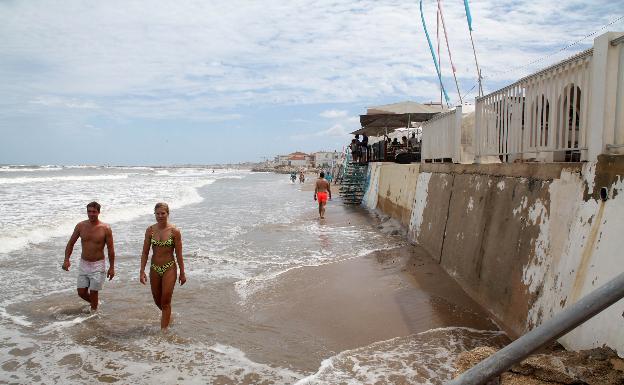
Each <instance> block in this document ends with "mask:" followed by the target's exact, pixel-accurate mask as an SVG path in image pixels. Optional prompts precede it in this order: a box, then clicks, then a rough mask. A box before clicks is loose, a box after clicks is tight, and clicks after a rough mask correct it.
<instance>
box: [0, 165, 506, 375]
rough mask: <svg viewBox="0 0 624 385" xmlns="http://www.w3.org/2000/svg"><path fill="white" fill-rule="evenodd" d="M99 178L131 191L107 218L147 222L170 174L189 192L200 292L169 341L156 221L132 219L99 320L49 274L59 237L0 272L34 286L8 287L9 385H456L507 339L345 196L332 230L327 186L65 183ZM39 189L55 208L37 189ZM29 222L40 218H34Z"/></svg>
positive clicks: (122, 226)
mask: <svg viewBox="0 0 624 385" xmlns="http://www.w3.org/2000/svg"><path fill="white" fill-rule="evenodd" d="M87 172H88V173H89V174H88V175H86V176H87V177H88V178H92V177H93V176H96V177H98V178H101V179H102V180H103V182H102V185H103V186H104V184H105V182H106V181H107V180H109V179H113V180H116V181H117V180H122V181H124V182H125V183H126V185H125V186H120V187H119V188H118V189H113V190H111V191H110V194H111V195H110V198H107V199H108V200H104V202H105V203H106V202H113V203H107V204H106V205H105V206H104V207H105V208H106V209H109V207H122V208H123V206H121V205H122V204H127V205H128V206H127V207H129V208H131V207H133V206H134V205H135V204H138V203H139V202H138V201H136V199H138V198H136V197H137V196H141V195H139V194H138V193H137V192H140V193H141V194H147V193H151V194H154V196H155V197H156V196H158V194H162V188H161V183H157V181H158V182H160V179H159V178H162V177H163V174H164V175H166V176H165V177H166V178H170V180H171V181H172V183H171V186H175V185H177V186H179V185H180V184H186V186H187V187H186V189H185V190H181V191H180V190H179V189H172V190H171V192H170V193H171V194H172V197H171V199H170V201H172V202H175V201H176V199H174V198H176V197H177V200H178V201H179V200H181V199H188V202H187V203H185V205H180V207H177V208H174V209H172V216H173V220H174V223H175V224H176V225H177V226H179V227H180V228H181V229H182V232H183V234H184V237H185V238H184V239H185V265H186V270H187V279H188V281H187V283H186V284H185V285H184V286H182V287H180V286H177V287H176V289H175V292H174V296H173V318H174V321H173V325H172V327H171V329H170V330H169V332H167V333H162V332H161V331H160V330H159V311H158V309H157V308H156V306H155V305H154V304H153V301H152V299H151V294H150V291H149V286H143V285H141V284H140V283H139V282H138V281H137V278H136V277H137V275H138V267H139V259H138V256H137V252H138V251H140V250H141V240H142V239H141V235H142V233H143V231H144V229H145V226H147V225H148V224H150V223H151V221H153V219H152V215H151V214H150V210H151V208H149V207H148V208H146V209H145V215H144V214H142V213H140V212H139V214H133V213H134V211H132V210H130V209H119V211H118V214H115V215H117V216H118V217H120V218H123V219H124V220H119V221H117V222H114V223H113V228H114V232H115V236H116V245H115V246H116V250H117V261H116V266H115V267H116V273H117V274H116V277H115V279H114V280H113V281H110V282H107V283H106V285H105V287H104V289H103V291H102V293H101V296H100V298H101V300H102V303H101V306H100V309H99V311H98V313H97V314H95V315H92V314H89V312H88V305H86V304H84V303H83V302H81V300H80V299H79V298H77V296H76V294H75V279H76V278H75V271H73V270H72V271H70V272H69V273H67V272H64V271H61V269H60V262H59V263H58V267H57V268H56V269H49V268H43V267H44V266H48V267H49V260H50V258H51V257H50V256H59V261H60V260H61V257H62V254H61V253H62V251H63V249H64V245H65V243H66V242H67V236H68V234H69V233H71V225H73V222H74V220H73V219H72V220H71V221H66V222H67V223H68V225H67V226H68V228H67V229H65V230H63V231H62V232H61V231H59V235H57V236H53V237H50V238H48V239H46V241H45V242H42V243H40V244H34V245H29V246H27V247H23V248H20V249H16V251H14V252H12V253H8V254H6V255H5V256H4V258H3V259H0V265H1V268H2V269H3V270H4V271H10V272H12V274H13V275H15V276H18V277H21V278H20V279H19V280H14V281H7V282H4V283H1V282H0V289H2V290H3V292H5V293H6V296H5V299H4V300H3V301H2V303H1V307H0V309H1V310H2V313H1V314H2V315H3V317H2V318H0V322H1V323H2V326H3V327H2V328H0V353H1V355H0V356H1V357H3V358H2V359H1V360H0V361H1V362H0V365H1V367H2V369H3V372H1V373H0V380H2V381H6V382H13V383H33V382H41V383H46V384H47V383H60V382H63V381H73V382H89V381H96V382H97V381H99V382H120V383H137V384H150V383H153V382H154V381H156V379H158V381H163V382H165V383H181V384H187V383H188V384H195V383H198V382H199V383H214V384H257V383H267V384H269V383H271V384H293V383H297V382H299V381H303V382H302V383H305V384H326V383H332V384H334V383H342V382H343V379H347V380H346V383H348V382H349V381H351V380H350V379H352V380H353V381H356V383H365V384H367V383H379V384H390V383H392V384H397V383H434V384H441V383H443V381H444V380H445V379H447V378H449V376H450V373H451V371H452V363H453V361H454V359H455V358H456V356H457V354H458V353H460V352H462V351H465V350H467V349H470V348H471V347H473V346H476V345H478V344H483V341H485V340H487V341H489V342H491V343H495V342H496V341H499V340H500V338H501V334H500V333H499V332H495V331H494V332H492V331H488V330H495V329H496V327H495V325H493V324H492V323H491V322H490V321H488V317H487V314H485V313H483V312H482V311H481V309H480V308H479V307H478V306H477V305H476V304H475V303H474V302H472V301H471V300H470V299H469V298H468V297H467V296H466V295H465V294H464V293H463V292H462V291H461V290H460V289H459V287H458V286H457V285H456V284H455V282H454V281H453V280H452V279H451V278H450V277H449V276H448V275H447V274H446V273H444V272H443V271H442V270H441V269H440V268H439V266H438V265H437V264H435V263H433V261H431V260H430V259H429V257H428V256H427V255H426V254H425V253H424V252H423V251H422V250H421V249H419V248H417V247H414V246H412V245H409V244H408V243H407V242H406V241H405V237H404V236H403V235H401V231H400V229H398V228H397V227H396V224H393V223H392V221H389V220H385V218H380V217H379V216H378V215H377V214H375V213H372V212H369V211H367V210H365V209H363V208H362V207H354V206H347V205H344V204H342V202H341V200H340V197H339V194H338V189H337V186H335V185H332V188H333V189H334V188H335V189H334V190H333V191H334V199H333V200H332V201H329V202H328V205H327V214H326V219H323V220H320V219H318V211H317V204H316V202H315V201H314V200H313V196H312V191H313V186H314V184H313V183H314V180H315V179H316V178H315V177H314V176H312V175H308V178H307V180H306V183H305V184H303V185H302V184H299V183H296V184H292V183H290V182H289V181H288V179H287V176H286V175H275V174H267V173H258V174H254V173H250V174H247V173H240V172H233V173H223V174H222V175H219V174H217V175H214V176H213V174H212V173H211V172H205V171H204V170H171V171H168V172H169V174H168V175H167V174H165V173H163V172H162V170H154V171H153V174H151V173H147V174H146V173H145V170H143V169H139V170H134V169H129V170H126V169H123V170H119V171H116V174H111V171H110V170H108V169H103V170H88V171H79V172H76V171H71V170H70V171H66V173H73V174H71V175H72V177H73V178H76V179H79V178H81V177H82V174H85V173H87ZM80 173H81V174H80ZM202 173H205V174H202ZM74 174H77V175H75V176H74ZM118 175H128V177H127V178H126V177H124V178H123V179H120V178H119V176H118ZM197 175H200V178H202V179H200V181H201V183H198V176H197ZM63 177H64V178H65V176H63ZM104 178H108V179H104ZM60 180H61V181H63V179H60ZM33 183H34V182H33ZM23 184H26V182H24V183H23ZM49 184H50V186H51V188H50V189H49V190H46V191H50V194H56V195H53V196H52V197H51V198H49V199H50V200H52V199H55V201H58V202H64V201H66V197H67V196H70V195H71V193H72V190H71V189H70V188H69V187H68V190H67V192H65V191H59V188H58V187H57V186H64V185H62V184H57V181H56V179H51V180H50V182H49ZM79 186H81V185H78V182H76V184H75V186H74V188H80V187H79ZM53 187H56V188H53ZM70 187H71V186H70ZM148 187H149V188H150V189H152V190H148V189H147V188H148ZM32 189H33V194H41V189H40V188H39V187H38V185H33V187H32ZM269 190H270V191H271V194H264V193H258V191H269ZM124 194H125V195H124ZM174 194H180V195H179V196H176V195H174ZM204 197H205V199H204ZM115 199H120V200H119V203H117V204H116V205H115V204H114V202H115ZM141 200H142V199H141ZM153 200H154V201H156V198H154V199H153ZM126 202H127V203H126ZM79 209H80V210H82V209H81V208H79ZM15 210H16V212H17V211H19V212H23V213H27V215H29V216H30V217H29V218H38V217H37V216H38V215H40V210H34V209H31V208H30V206H27V205H25V206H23V207H21V206H20V207H16V209H15ZM29 210H30V211H29ZM55 210H57V213H58V215H62V214H63V213H66V212H73V211H74V210H67V209H65V208H63V207H59V208H55ZM80 212H82V211H80ZM105 213H106V214H105V215H109V213H108V212H107V211H105ZM122 214H123V215H126V216H121V215H122ZM129 214H132V215H135V216H129ZM108 218H110V216H108ZM108 218H107V217H106V216H104V219H105V220H106V219H108ZM43 219H45V218H42V220H43ZM63 223H65V222H63ZM52 225H53V224H51V226H52ZM24 226H27V223H25V224H24ZM27 234H28V233H26V235H27ZM393 234H396V235H393ZM26 235H24V237H26ZM16 241H21V239H17V240H16ZM77 253H78V252H77ZM78 255H79V254H78ZM43 282H45V283H46V284H45V285H44V284H42V283H43ZM484 330H485V331H484ZM495 340H496V341H495ZM329 363H332V364H331V365H330V364H329ZM355 363H357V364H355ZM390 377H392V379H390ZM402 381H403V382H402Z"/></svg>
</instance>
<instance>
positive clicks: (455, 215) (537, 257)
mask: <svg viewBox="0 0 624 385" xmlns="http://www.w3.org/2000/svg"><path fill="white" fill-rule="evenodd" d="M401 166H403V167H401ZM405 166H406V165H395V166H393V167H386V166H385V165H382V166H380V167H378V173H379V177H378V178H379V182H378V186H377V189H378V204H377V208H378V209H380V210H382V211H384V212H386V213H388V214H390V215H392V216H394V217H396V218H397V219H399V215H400V218H401V219H404V218H405V216H406V212H405V210H403V208H404V207H405V205H409V202H406V201H405V200H408V201H411V203H412V204H411V210H407V211H408V212H409V221H407V224H408V238H409V239H410V241H412V242H416V243H419V244H420V245H422V246H423V247H424V248H425V249H426V250H428V251H429V253H430V254H431V256H432V258H434V259H435V260H437V261H438V262H439V263H440V264H441V265H442V266H443V267H444V269H445V270H446V271H447V272H449V273H450V274H451V275H452V276H453V277H454V278H455V279H456V280H457V281H458V282H459V283H460V284H461V285H462V287H463V288H464V289H465V290H466V292H468V294H469V295H470V296H471V297H473V298H474V299H475V300H476V301H478V302H479V303H481V304H482V305H483V306H484V307H485V308H486V309H488V310H489V311H490V312H491V313H492V315H493V316H494V317H495V318H497V320H498V321H499V322H500V324H501V326H503V327H504V328H505V329H506V330H507V332H509V333H510V334H511V335H512V336H513V335H515V336H517V335H520V334H523V333H524V332H526V331H528V330H530V329H532V328H533V327H535V326H536V325H539V324H541V323H542V322H544V321H545V320H547V319H548V318H550V317H552V315H554V314H557V313H558V312H560V311H561V309H563V308H565V307H566V306H569V305H570V304H572V303H574V302H575V301H577V300H578V299H579V298H581V297H582V296H584V295H586V294H588V293H589V292H591V291H592V290H593V289H595V288H597V287H598V286H600V285H601V284H604V283H605V282H607V281H608V280H609V279H611V278H613V277H615V276H616V275H617V274H618V273H620V272H622V271H624V267H623V266H624V264H623V263H622V261H623V260H624V256H623V255H622V253H621V251H620V250H621V249H622V248H623V247H624V237H623V236H622V235H621V234H622V233H623V232H622V230H623V229H624V191H622V190H624V180H623V179H624V177H623V176H624V157H622V156H609V157H607V156H601V157H600V160H599V161H598V162H597V163H596V162H595V163H583V164H536V163H519V164H487V165H452V164H423V165H421V167H420V170H418V169H414V168H412V169H410V168H409V167H405ZM412 180H414V182H412ZM371 185H372V183H371ZM602 186H605V187H607V188H608V190H609V194H610V199H609V200H607V201H606V202H602V201H601V200H600V199H598V197H599V191H600V187H602ZM371 188H374V187H372V186H371ZM405 188H413V189H414V191H413V194H409V193H407V192H406V191H405ZM623 311H624V301H620V302H618V303H617V304H616V305H614V306H612V307H611V308H610V309H608V310H607V311H605V312H603V313H602V314H601V315H599V316H597V317H595V318H594V319H593V320H591V321H589V322H587V323H586V324H584V325H583V326H582V327H580V328H577V329H576V330H575V331H573V332H571V333H569V334H568V335H566V336H565V337H563V338H562V339H561V340H560V342H562V343H563V344H564V346H566V347H567V348H571V349H583V348H590V347H595V346H602V344H607V345H609V346H611V347H613V348H615V349H617V350H618V352H619V353H620V355H622V354H624V333H622V331H621V330H622V325H623V323H624V319H622V312H623Z"/></svg>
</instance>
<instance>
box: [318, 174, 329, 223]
mask: <svg viewBox="0 0 624 385" xmlns="http://www.w3.org/2000/svg"><path fill="white" fill-rule="evenodd" d="M328 195H329V199H330V200H331V186H330V184H329V182H328V181H327V180H326V179H325V172H323V171H321V173H320V174H319V178H318V179H317V180H316V186H315V187H314V200H315V201H318V205H319V216H320V218H321V219H324V218H325V206H326V205H327V198H328Z"/></svg>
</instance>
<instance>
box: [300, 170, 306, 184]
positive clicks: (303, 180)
mask: <svg viewBox="0 0 624 385" xmlns="http://www.w3.org/2000/svg"><path fill="white" fill-rule="evenodd" d="M304 182H305V174H304V173H303V171H300V172H299V183H304Z"/></svg>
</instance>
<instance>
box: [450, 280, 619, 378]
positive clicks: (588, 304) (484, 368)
mask: <svg viewBox="0 0 624 385" xmlns="http://www.w3.org/2000/svg"><path fill="white" fill-rule="evenodd" d="M622 298H624V273H621V274H620V275H618V276H617V277H615V278H614V279H612V280H611V281H609V282H607V283H606V284H605V285H603V286H601V287H599V288H598V289H596V290H594V291H593V292H591V293H590V294H588V295H586V296H585V297H583V298H581V300H580V301H578V302H576V303H575V304H573V305H572V306H570V307H568V308H567V309H565V310H564V311H562V312H561V313H559V314H557V315H556V316H554V317H553V318H551V319H549V320H548V321H546V322H544V323H543V324H542V325H540V326H538V327H537V328H535V329H533V330H531V331H530V332H528V333H527V334H525V335H523V336H522V337H520V338H518V339H517V340H515V341H514V342H512V343H511V344H509V345H507V346H505V347H504V348H502V349H501V350H499V351H498V352H496V353H494V354H493V355H491V356H490V357H488V358H486V359H485V360H483V361H481V362H479V363H478V364H477V365H475V366H473V367H472V368H471V369H469V370H467V371H466V372H464V373H463V374H462V375H461V376H459V377H457V378H455V379H454V380H451V381H450V382H447V385H481V384H485V383H486V382H487V381H488V380H490V379H492V378H494V377H496V376H498V375H499V374H501V373H503V372H505V371H507V370H508V369H509V368H511V367H512V366H513V365H515V364H517V363H519V362H520V361H522V360H523V359H524V358H526V357H527V356H528V355H530V354H531V353H533V352H535V351H536V350H538V349H539V348H541V347H543V346H545V345H546V344H548V343H550V342H552V341H554V340H556V339H557V338H559V337H561V336H563V335H565V334H566V333H568V332H569V331H571V330H573V329H575V328H576V327H577V326H579V325H581V324H582V323H584V322H585V321H587V320H589V319H590V318H592V317H593V316H595V315H596V314H598V313H600V312H601V311H603V310H604V309H606V308H608V307H609V306H611V305H613V304H614V303H616V302H617V301H619V300H620V299H622Z"/></svg>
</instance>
